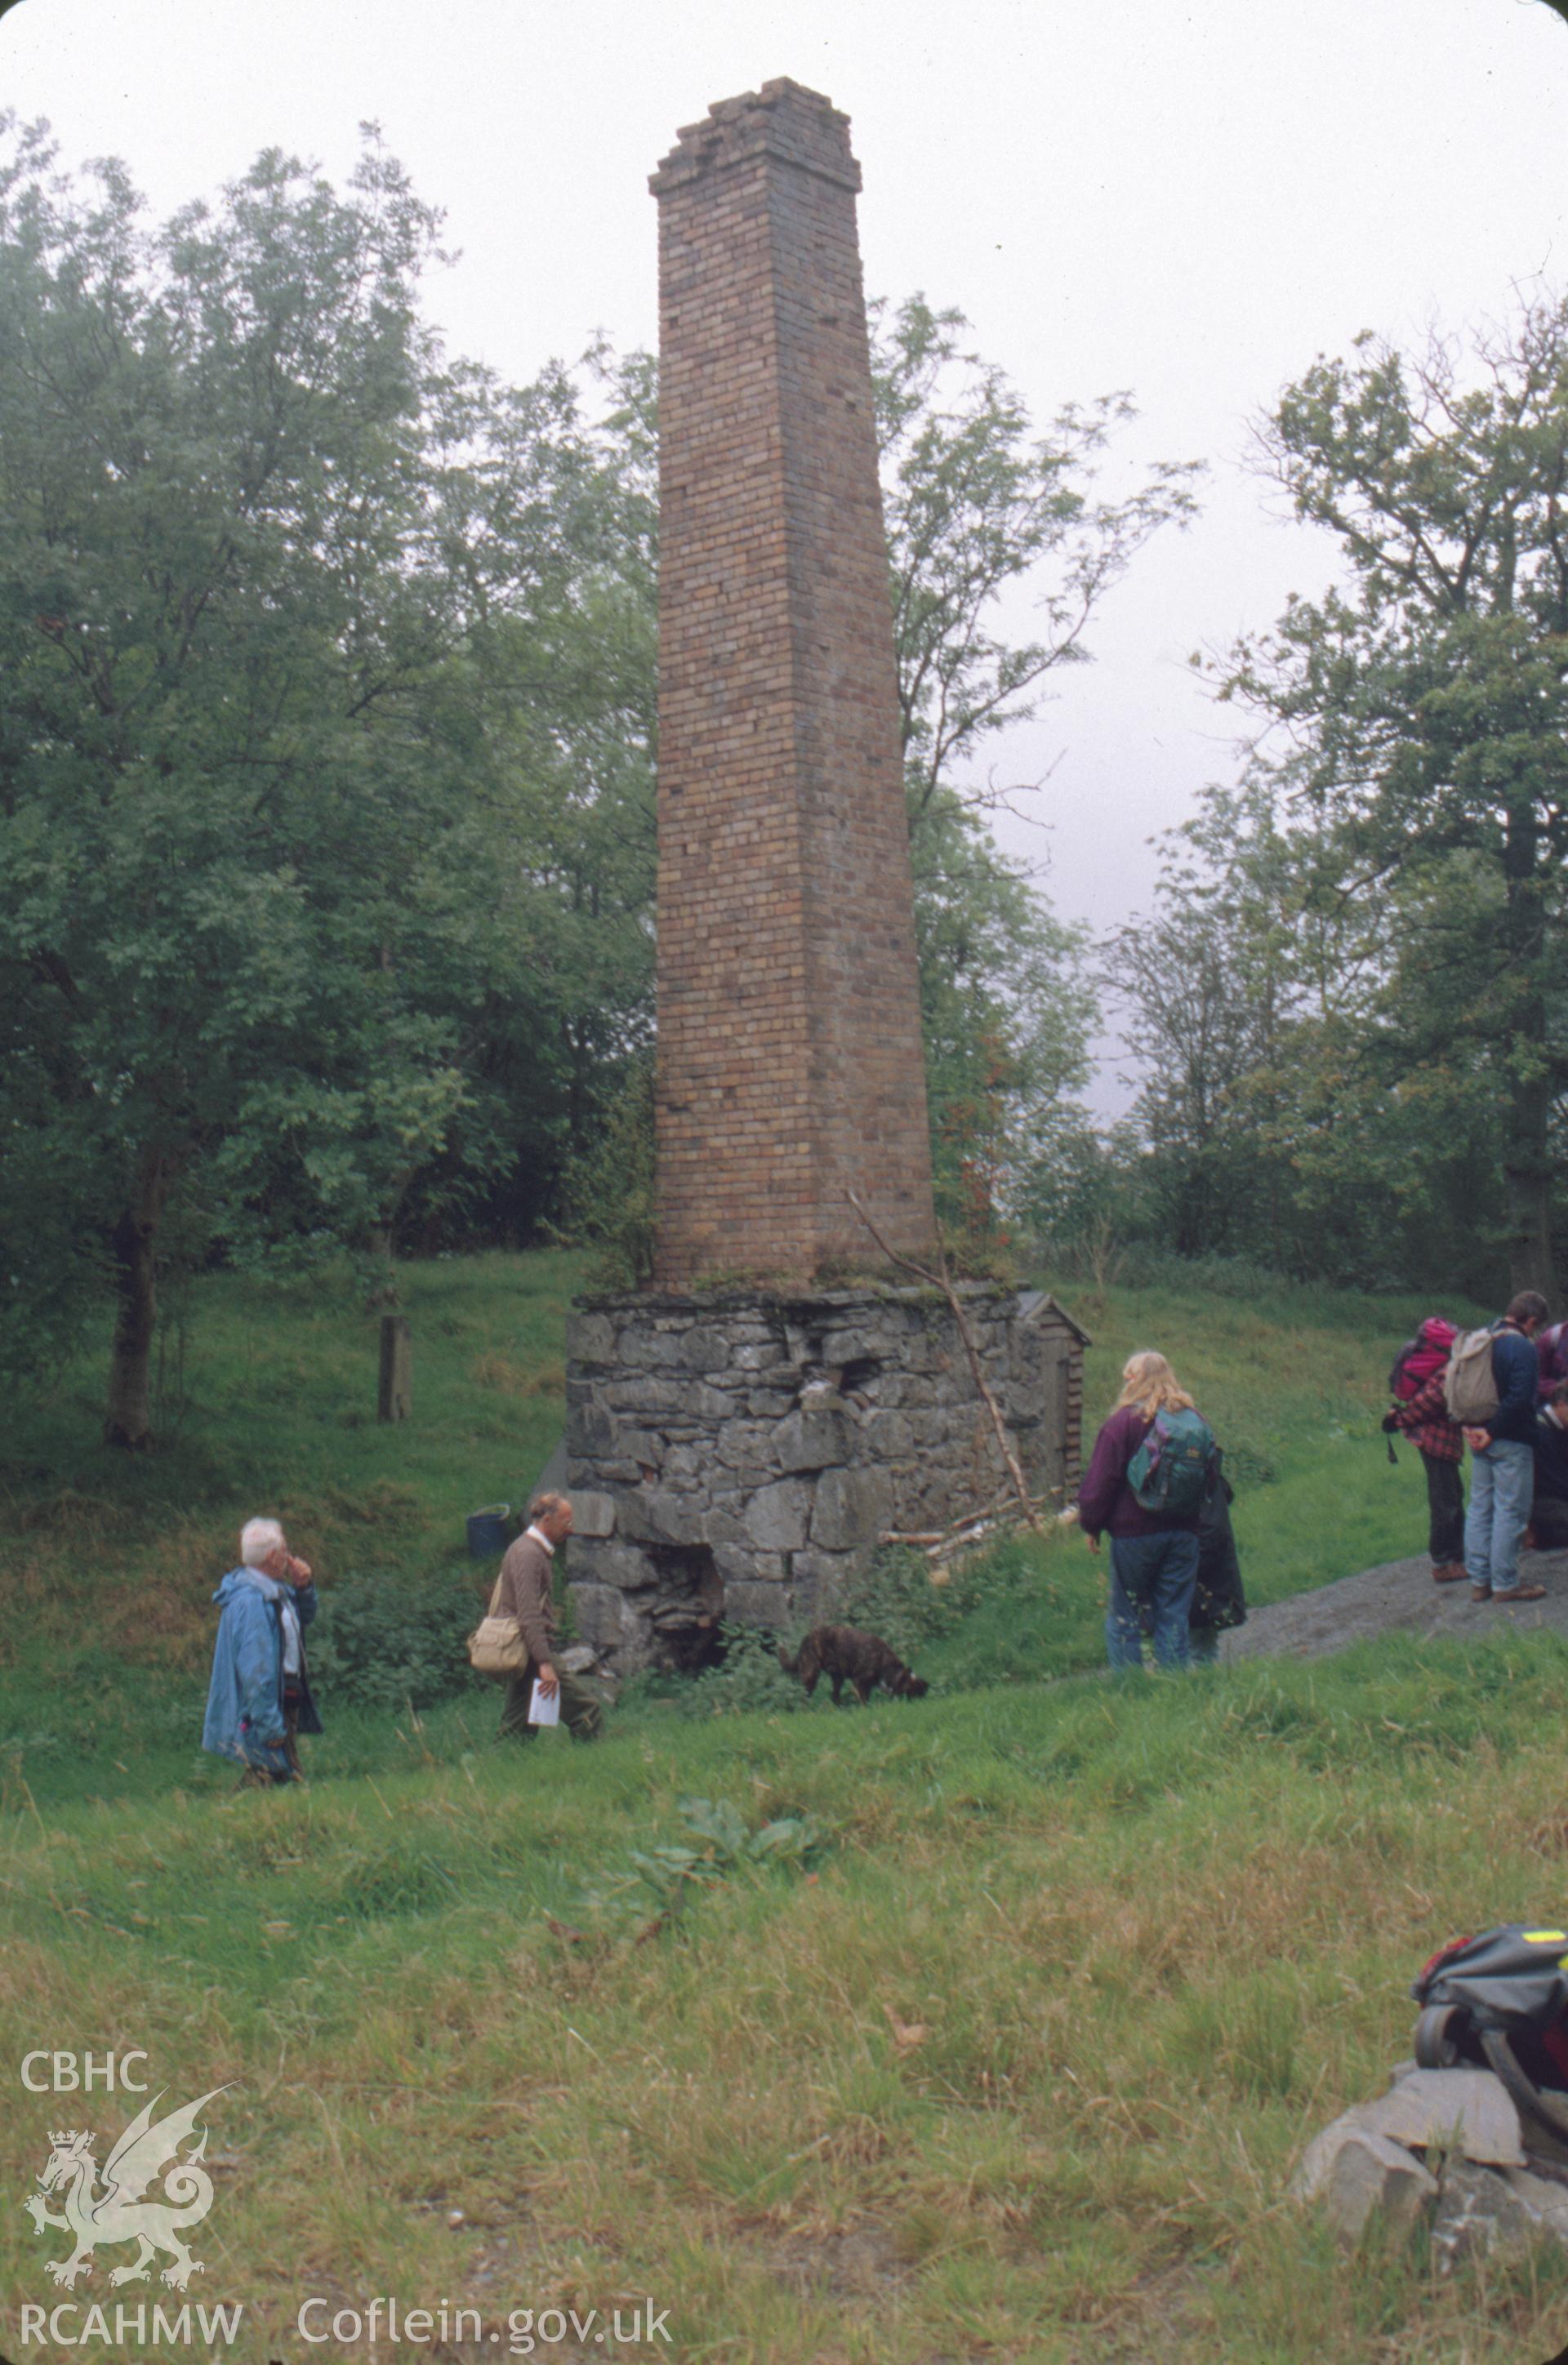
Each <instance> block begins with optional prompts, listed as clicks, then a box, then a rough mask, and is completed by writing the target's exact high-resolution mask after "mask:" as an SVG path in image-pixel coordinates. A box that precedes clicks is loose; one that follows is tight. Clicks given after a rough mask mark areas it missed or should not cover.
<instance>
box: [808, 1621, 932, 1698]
mask: <svg viewBox="0 0 1568 2365" xmlns="http://www.w3.org/2000/svg"><path fill="white" fill-rule="evenodd" d="M778 1664H779V1665H780V1666H781V1667H782V1668H783V1670H784V1672H785V1674H786V1675H787V1676H800V1678H801V1682H802V1683H803V1684H804V1685H805V1687H806V1697H807V1698H808V1699H809V1698H811V1696H812V1693H813V1692H814V1691H815V1689H816V1687H817V1681H818V1678H819V1677H820V1676H826V1677H827V1679H828V1681H829V1683H831V1684H832V1686H833V1697H834V1700H835V1701H836V1700H837V1699H838V1698H839V1697H840V1695H841V1693H842V1692H843V1689H844V1687H845V1685H846V1684H853V1686H854V1687H855V1697H856V1698H857V1700H858V1701H859V1703H860V1705H861V1707H862V1708H864V1707H865V1706H866V1703H867V1701H868V1699H869V1698H870V1697H871V1693H872V1690H873V1687H875V1686H876V1685H878V1684H880V1685H882V1686H883V1687H884V1688H885V1689H886V1690H888V1691H890V1692H891V1694H892V1696H893V1698H895V1699H924V1697H925V1694H926V1692H927V1690H928V1689H929V1686H928V1685H927V1683H926V1681H925V1678H924V1676H916V1675H912V1674H911V1672H910V1670H909V1668H908V1667H906V1666H905V1665H904V1663H903V1661H902V1659H901V1658H900V1657H899V1655H898V1653H897V1652H896V1651H890V1649H889V1648H888V1645H887V1644H886V1642H883V1640H882V1638H881V1636H880V1635H879V1634H863V1633H862V1632H861V1631H860V1629H859V1628H858V1627H857V1626H813V1627H812V1631H811V1632H810V1633H809V1634H808V1635H807V1637H806V1639H805V1641H804V1642H802V1643H801V1647H800V1649H799V1650H798V1651H797V1652H796V1653H795V1655H794V1657H793V1658H792V1659H790V1658H787V1657H786V1656H785V1654H784V1653H783V1652H782V1651H780V1652H779V1653H778Z"/></svg>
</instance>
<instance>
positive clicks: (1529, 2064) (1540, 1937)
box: [1410, 1922, 1568, 2152]
mask: <svg viewBox="0 0 1568 2365" xmlns="http://www.w3.org/2000/svg"><path fill="white" fill-rule="evenodd" d="M1410 1992H1411V1994H1412V1995H1413V1996H1414V1997H1415V1999H1416V2001H1417V2003H1418V2004H1420V2005H1422V2006H1423V2007H1424V2009H1423V2011H1422V2013H1421V2017H1420V2019H1419V2020H1418V2021H1417V2023H1416V2059H1417V2063H1418V2064H1419V2066H1420V2067H1421V2068H1423V2069H1452V2068H1458V2067H1460V2066H1461V2065H1463V2064H1469V2065H1472V2066H1473V2067H1476V2068H1486V2069H1491V2070H1493V2071H1495V2074H1496V2077H1497V2079H1498V2080H1499V2082H1500V2083H1501V2084H1502V2085H1503V2086H1504V2087H1506V2090H1507V2092H1508V2094H1509V2096H1510V2098H1511V2099H1512V2101H1513V2103H1514V2106H1515V2108H1516V2109H1517V2110H1518V2113H1519V2114H1520V2116H1521V2117H1522V2118H1524V2119H1525V2120H1527V2121H1528V2122H1529V2124H1530V2126H1531V2127H1532V2128H1533V2129H1534V2130H1535V2131H1537V2132H1538V2133H1540V2134H1543V2135H1549V2136H1550V2137H1551V2141H1552V2143H1553V2146H1561V2147H1562V2150H1563V2151H1564V2152H1568V1929H1562V1928H1552V1927H1548V1926H1546V1925H1545V1924H1543V1925H1542V1926H1541V1927H1540V1928H1539V1929H1537V1928H1533V1927H1531V1926H1530V1925H1529V1924H1527V1923H1525V1922H1502V1923H1500V1924H1499V1925H1498V1927H1497V1928H1496V1929H1495V1930H1484V1931H1483V1932H1482V1933H1481V1935H1480V1936H1479V1937H1477V1938H1453V1939H1450V1942H1449V1944H1448V1945H1446V1946H1444V1947H1443V1948H1442V1950H1441V1951H1440V1953H1439V1954H1436V1955H1434V1956H1432V1959H1431V1961H1430V1962H1429V1963H1428V1964H1427V1965H1426V1967H1424V1969H1423V1970H1422V1972H1421V1976H1420V1978H1418V1979H1417V1980H1416V1981H1415V1983H1414V1984H1413V1986H1412V1987H1411V1990H1410Z"/></svg>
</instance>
